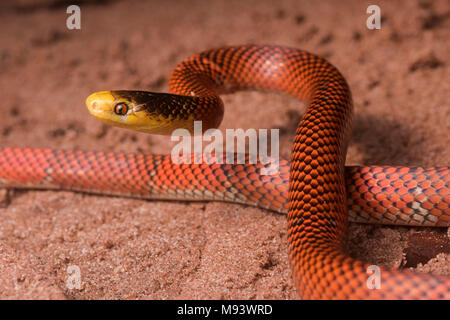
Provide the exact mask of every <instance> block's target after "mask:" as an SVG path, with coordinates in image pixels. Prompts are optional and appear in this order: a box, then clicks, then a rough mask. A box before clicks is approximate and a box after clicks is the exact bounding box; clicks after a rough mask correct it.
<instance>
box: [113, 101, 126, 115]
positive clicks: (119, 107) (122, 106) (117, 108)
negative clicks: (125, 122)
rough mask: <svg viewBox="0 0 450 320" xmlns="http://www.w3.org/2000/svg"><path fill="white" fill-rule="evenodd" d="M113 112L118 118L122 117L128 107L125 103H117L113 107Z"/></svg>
mask: <svg viewBox="0 0 450 320" xmlns="http://www.w3.org/2000/svg"><path fill="white" fill-rule="evenodd" d="M114 112H115V113H116V114H117V115H119V116H124V115H126V114H127V112H128V105H127V104H126V103H125V102H119V103H118V104H116V106H115V107H114Z"/></svg>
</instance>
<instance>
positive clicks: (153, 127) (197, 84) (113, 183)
mask: <svg viewBox="0 0 450 320" xmlns="http://www.w3.org/2000/svg"><path fill="white" fill-rule="evenodd" d="M238 90H272V91H279V92H282V93H285V94H288V95H291V96H293V97H295V98H297V99H299V100H301V101H302V102H304V103H305V104H306V105H307V108H306V111H305V112H304V115H303V118H302V119H301V121H300V122H299V124H298V127H297V131H296V134H295V137H294V141H293V146H292V153H291V157H290V160H289V161H287V160H283V159H281V160H280V161H279V167H278V170H276V172H273V173H272V174H270V175H267V174H262V169H267V167H268V164H267V163H262V162H260V161H259V162H257V163H256V164H254V163H248V161H246V162H245V163H224V161H220V160H223V159H221V157H220V156H219V155H215V154H210V155H199V154H188V155H184V160H185V161H182V162H181V163H174V162H173V159H172V158H171V156H170V155H153V154H143V153H114V152H101V151H82V150H58V149H50V148H43V149H38V148H17V147H1V148H0V187H4V188H28V189H33V188H37V189H66V190H73V191H82V192H87V193H96V194H105V195H116V196H127V197H137V198H145V199H170V200H193V201H195V200H199V201H207V200H208V201H209V200H211V201H226V202H232V203H241V204H245V205H251V206H257V207H260V208H264V209H268V210H272V211H276V212H280V213H285V214H287V220H288V246H289V260H290V264H291V267H292V270H293V278H294V282H295V285H296V287H297V289H298V292H299V295H300V297H301V298H302V299H450V278H449V277H447V276H443V275H435V274H426V273H416V272H413V271H411V270H398V269H388V268H384V267H382V266H374V265H372V264H370V263H368V262H365V261H360V260H357V259H354V258H352V257H350V256H349V255H348V254H347V253H346V238H347V230H348V221H356V222H364V223H384V224H395V225H399V224H400V225H416V226H441V227H448V226H450V167H448V166H441V167H429V168H422V167H402V166H396V167H391V166H350V167H346V166H345V160H346V151H347V145H348V141H349V137H350V134H351V128H352V127H351V125H352V115H353V102H352V96H351V92H350V88H349V85H348V84H347V82H346V80H345V78H344V77H343V75H342V74H341V73H340V71H339V70H338V69H337V68H336V67H335V66H333V65H332V64H331V63H330V62H328V61H327V60H326V59H324V58H321V57H319V56H317V55H314V54H312V53H309V52H307V51H303V50H300V49H297V48H292V47H285V46H274V45H241V46H228V47H223V48H217V49H211V50H207V51H204V52H201V53H198V54H195V55H193V56H191V57H190V58H188V59H186V60H184V61H183V62H181V63H180V64H179V65H178V66H177V67H176V68H175V69H174V71H173V72H172V75H171V77H170V79H169V93H156V92H147V91H133V90H115V91H100V92H95V93H93V94H91V95H90V96H89V97H88V98H87V99H86V105H87V107H88V110H89V112H90V113H91V114H92V115H93V116H94V117H95V118H97V119H98V120H100V121H102V122H104V123H107V124H109V125H113V126H118V127H123V128H128V129H133V130H138V131H142V132H146V133H151V134H163V135H168V134H170V133H171V132H172V131H173V130H174V129H176V128H184V129H186V130H187V131H188V132H189V133H192V132H193V128H194V121H202V129H203V131H206V130H208V129H212V128H217V127H218V126H219V125H220V123H221V121H222V118H223V114H224V105H223V102H222V100H221V98H220V97H219V95H222V94H226V93H232V92H235V91H238ZM222 156H223V157H225V155H222ZM227 156H229V155H228V154H227ZM231 156H232V157H234V160H236V157H237V154H232V155H231ZM198 157H204V158H208V159H207V160H212V161H200V162H195V161H192V160H195V159H197V158H198ZM248 157H249V156H248V154H247V155H245V158H246V160H248ZM204 158H202V159H204ZM189 160H191V161H189ZM374 267H375V268H376V269H373V268H374ZM373 270H375V271H377V273H376V275H378V276H379V278H378V280H379V283H378V284H379V285H371V283H372V282H371V281H372V280H373V279H374V278H373V277H372V276H373V275H374V274H375V273H372V271H373ZM375 271H374V272H375ZM371 277H372V278H371ZM374 283H376V282H374ZM372 284H373V283H372Z"/></svg>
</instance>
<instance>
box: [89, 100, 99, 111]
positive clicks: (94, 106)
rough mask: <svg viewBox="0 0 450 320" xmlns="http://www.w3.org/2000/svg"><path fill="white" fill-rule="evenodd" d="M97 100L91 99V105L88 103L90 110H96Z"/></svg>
mask: <svg viewBox="0 0 450 320" xmlns="http://www.w3.org/2000/svg"><path fill="white" fill-rule="evenodd" d="M97 106H98V105H97V101H93V102H92V103H91V105H90V107H91V110H93V111H96V110H97Z"/></svg>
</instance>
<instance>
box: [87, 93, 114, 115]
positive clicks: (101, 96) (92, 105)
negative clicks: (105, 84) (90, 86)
mask: <svg viewBox="0 0 450 320" xmlns="http://www.w3.org/2000/svg"><path fill="white" fill-rule="evenodd" d="M114 100H115V99H114V96H113V95H112V94H111V91H100V92H95V93H93V94H91V95H89V97H87V99H86V106H87V108H88V110H89V112H90V113H91V114H92V115H93V116H95V117H96V118H103V117H105V116H106V114H110V113H111V112H112V111H113V110H112V107H111V106H112V103H113V102H114ZM105 113H106V114H105Z"/></svg>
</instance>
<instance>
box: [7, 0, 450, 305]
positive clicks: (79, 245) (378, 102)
mask: <svg viewBox="0 0 450 320" xmlns="http://www.w3.org/2000/svg"><path fill="white" fill-rule="evenodd" d="M72 4H77V5H78V6H79V7H80V9H81V24H80V26H81V29H79V30H77V29H74V30H69V29H68V28H67V26H66V20H67V19H68V18H69V16H70V14H67V13H66V9H67V7H68V6H70V5H72ZM371 4H377V5H378V6H379V7H380V8H381V29H379V30H369V29H368V28H367V26H366V20H367V19H368V17H369V16H370V14H367V13H366V9H367V7H368V6H369V5H371ZM449 24H450V4H449V2H448V1H447V0H442V1H425V0H413V1H377V2H376V3H373V1H356V0H355V1H350V0H347V1H333V0H328V1H299V0H292V1H262V0H255V1H253V0H249V1H242V0H237V1H234V0H228V1H225V0H224V1H219V0H210V1H201V0H186V1H175V0H173V1H164V0H155V1H120V0H117V1H114V0H97V1H87V0H85V1H76V2H72V1H55V0H53V1H46V0H35V1H31V0H30V1H25V0H19V1H2V2H1V3H0V39H1V41H0V88H1V97H2V103H0V112H1V116H0V146H20V147H51V148H64V149H68V148H79V149H86V150H104V151H126V152H147V153H169V152H170V148H171V144H170V140H169V138H167V137H162V136H149V135H146V134H142V133H136V132H133V131H128V130H124V129H119V128H110V127H107V126H105V125H103V124H101V123H99V122H98V121H96V120H95V119H93V118H92V117H91V116H90V115H89V113H88V111H87V109H86V107H85V105H84V100H85V98H86V97H87V96H88V95H89V94H90V93H92V92H94V91H99V90H109V89H111V90H112V89H135V90H150V91H167V80H168V77H169V76H170V73H171V71H172V70H173V68H174V67H175V66H176V65H177V64H178V63H179V62H181V61H182V60H183V59H185V58H187V57H189V56H190V55H192V54H194V53H197V52H200V51H203V50H206V49H211V48H214V47H220V46H225V45H237V44H248V43H256V44H278V45H287V46H293V47H298V48H301V49H304V50H307V51H310V52H313V53H316V54H318V55H321V56H323V57H325V58H326V59H328V60H329V61H330V62H331V63H333V64H334V65H335V66H337V67H338V69H339V70H340V71H341V72H342V73H343V74H344V76H345V77H346V79H347V80H348V82H349V84H350V87H351V89H352V93H353V99H354V104H355V119H354V130H353V131H354V132H353V136H352V140H351V144H350V147H349V152H348V158H347V162H348V164H365V165H369V164H386V165H422V166H432V165H433V166H434V165H448V164H449V163H450V161H449V155H448V152H449V150H450V136H449V134H448V132H449V123H450V122H449V119H450V105H449V103H448V101H449V92H450V82H449V81H448V79H449V72H450V67H449V55H448V53H449V52H450V51H449V49H450V48H449V43H450V41H449V40H450V31H449V30H450V28H449ZM224 103H225V106H226V107H225V117H224V121H223V123H222V125H221V127H220V129H225V128H244V129H246V128H279V129H280V147H281V149H280V154H281V156H283V157H284V158H288V157H289V154H290V147H291V141H292V138H293V136H294V133H295V128H296V126H297V123H298V121H299V120H300V119H301V115H302V112H303V110H304V106H303V105H302V104H301V103H299V102H298V101H296V100H295V99H292V98H291V97H288V96H286V95H283V94H278V93H261V92H242V93H236V94H233V95H226V96H224ZM2 194H3V196H2V197H3V200H2V197H1V196H0V203H3V205H2V206H1V208H0V216H1V219H2V224H1V225H0V248H3V249H2V250H3V251H1V250H0V252H4V253H5V254H6V253H7V254H8V257H9V258H8V259H9V260H8V259H7V258H5V256H1V255H0V259H2V260H3V261H2V262H1V263H0V292H3V297H18V298H23V297H34V298H36V297H38V298H47V297H49V298H52V297H59V298H80V299H83V298H157V299H159V298H168V299H171V298H181V299H183V298H187V299H191V298H192V299H196V298H236V299H238V298H241V299H249V298H270V299H295V298H298V296H297V293H296V291H295V288H294V287H293V282H292V278H291V271H290V267H289V263H288V259H287V239H286V221H285V217H284V216H279V215H276V214H273V213H270V212H267V211H264V210H259V209H255V208H243V207H242V206H238V205H230V204H218V203H195V204H188V203H180V202H175V203H174V202H159V201H158V202H150V201H139V200H132V199H119V198H106V197H99V196H86V195H81V194H74V193H70V192H52V191H40V192H37V191H33V192H31V191H30V192H18V191H16V192H14V193H13V195H12V196H10V195H6V193H5V192H3V193H2ZM350 229H351V234H350V242H349V243H350V245H349V246H350V252H351V254H352V255H353V256H355V257H359V258H365V259H370V260H371V261H374V262H375V263H380V264H385V265H388V266H391V267H417V268H419V269H421V270H425V271H435V272H440V273H444V274H450V270H449V268H450V267H449V266H448V262H445V261H448V260H445V259H449V258H448V256H449V253H450V243H449V240H448V237H447V235H446V232H447V231H446V230H422V229H409V228H392V227H378V226H377V227H375V226H361V225H353V224H352V225H351V228H350ZM432 259H434V260H433V261H431V262H430V260H432ZM442 259H444V260H442ZM8 261H9V262H8ZM443 261H444V262H443ZM71 264H75V265H78V266H80V268H81V270H82V275H83V278H82V279H83V288H82V289H81V290H69V289H68V288H67V287H66V286H65V281H66V278H67V273H66V268H67V266H68V265H71Z"/></svg>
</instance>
